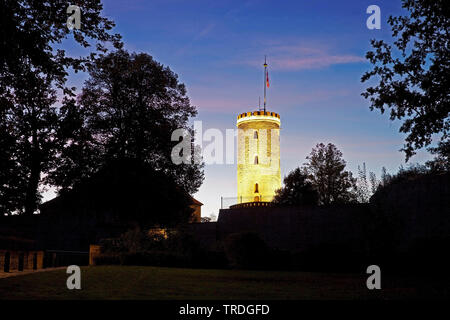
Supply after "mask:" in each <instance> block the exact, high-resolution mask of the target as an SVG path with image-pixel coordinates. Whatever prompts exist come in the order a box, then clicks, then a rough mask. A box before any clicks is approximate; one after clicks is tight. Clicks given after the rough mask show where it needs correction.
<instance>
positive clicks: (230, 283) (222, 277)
mask: <svg viewBox="0 0 450 320" xmlns="http://www.w3.org/2000/svg"><path fill="white" fill-rule="evenodd" d="M67 277H68V275H67V274H66V273H65V270H55V271H48V272H39V273H34V274H28V275H23V276H17V277H10V278H5V279H0V299H164V300H172V299H283V300H284V299H409V298H421V297H426V298H445V294H444V296H443V292H442V290H448V289H445V288H444V289H442V288H441V290H440V291H437V290H436V289H433V288H435V287H434V286H432V285H431V284H429V283H428V284H424V283H422V284H420V283H418V280H415V279H412V278H409V279H408V278H403V279H398V278H391V279H385V278H383V277H382V289H381V290H372V291H369V290H368V289H367V288H366V275H365V274H360V275H356V274H330V273H308V272H284V271H243V270H205V269H181V268H161V267H134V266H96V267H83V268H82V271H81V287H82V289H81V290H68V289H67V287H66V280H67ZM419 282H420V281H419ZM446 294H447V297H448V291H446Z"/></svg>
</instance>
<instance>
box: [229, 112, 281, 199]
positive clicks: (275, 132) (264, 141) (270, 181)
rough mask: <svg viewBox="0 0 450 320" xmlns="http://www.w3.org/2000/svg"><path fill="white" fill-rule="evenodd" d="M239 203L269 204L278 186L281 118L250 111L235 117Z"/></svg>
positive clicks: (270, 113) (279, 184)
mask: <svg viewBox="0 0 450 320" xmlns="http://www.w3.org/2000/svg"><path fill="white" fill-rule="evenodd" d="M237 127H238V145H237V158H238V159H237V160H238V165H237V181H238V186H237V196H238V203H245V202H259V201H272V199H273V197H274V195H275V190H277V189H279V188H280V187H281V172H280V115H279V114H277V113H275V112H268V111H253V112H246V113H241V114H240V115H238V117H237Z"/></svg>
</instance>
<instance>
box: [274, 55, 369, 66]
mask: <svg viewBox="0 0 450 320" xmlns="http://www.w3.org/2000/svg"><path fill="white" fill-rule="evenodd" d="M364 61H365V59H364V58H362V57H358V56H354V55H328V54H320V55H317V56H315V57H275V58H273V60H272V66H273V67H274V68H276V69H283V70H302V69H318V68H325V67H329V66H331V65H335V64H347V63H355V62H364Z"/></svg>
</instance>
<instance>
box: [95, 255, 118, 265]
mask: <svg viewBox="0 0 450 320" xmlns="http://www.w3.org/2000/svg"><path fill="white" fill-rule="evenodd" d="M94 264H95V265H97V266H101V265H119V264H121V257H120V254H118V253H102V254H100V255H98V256H96V257H94Z"/></svg>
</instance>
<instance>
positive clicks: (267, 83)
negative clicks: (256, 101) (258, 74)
mask: <svg viewBox="0 0 450 320" xmlns="http://www.w3.org/2000/svg"><path fill="white" fill-rule="evenodd" d="M266 85H267V88H269V71H266Z"/></svg>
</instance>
